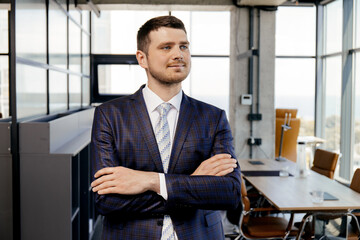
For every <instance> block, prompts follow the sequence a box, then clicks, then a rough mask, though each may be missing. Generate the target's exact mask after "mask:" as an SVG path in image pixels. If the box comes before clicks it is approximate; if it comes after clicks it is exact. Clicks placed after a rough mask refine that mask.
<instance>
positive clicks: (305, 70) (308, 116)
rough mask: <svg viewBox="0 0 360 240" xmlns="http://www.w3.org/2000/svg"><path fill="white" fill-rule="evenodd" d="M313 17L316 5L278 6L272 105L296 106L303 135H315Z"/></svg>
mask: <svg viewBox="0 0 360 240" xmlns="http://www.w3.org/2000/svg"><path fill="white" fill-rule="evenodd" d="M315 17H316V8H315V7H303V6H297V7H279V8H278V11H277V13H276V41H275V45H276V50H275V52H276V61H275V108H295V109H298V113H297V117H299V118H300V119H301V121H300V122H301V125H300V135H303V136H306V135H307V136H312V135H314V120H315V117H314V113H315V43H316V38H315V36H316V35H315V33H316V32H315V27H316V18H315ZM290 86H291V87H290Z"/></svg>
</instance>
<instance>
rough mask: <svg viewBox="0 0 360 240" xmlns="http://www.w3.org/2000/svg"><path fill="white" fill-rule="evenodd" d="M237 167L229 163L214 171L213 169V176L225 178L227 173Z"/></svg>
mask: <svg viewBox="0 0 360 240" xmlns="http://www.w3.org/2000/svg"><path fill="white" fill-rule="evenodd" d="M236 167H237V165H236V163H229V164H224V165H221V166H219V167H217V168H216V169H214V170H215V171H214V174H213V175H214V176H225V175H226V174H228V173H231V172H233V171H234V169H235V168H236Z"/></svg>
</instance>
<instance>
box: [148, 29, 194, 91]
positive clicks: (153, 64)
mask: <svg viewBox="0 0 360 240" xmlns="http://www.w3.org/2000/svg"><path fill="white" fill-rule="evenodd" d="M149 37H150V44H149V47H148V54H147V56H146V62H147V64H146V65H147V67H145V68H146V69H147V70H148V78H149V81H158V82H160V83H162V84H172V83H180V82H182V81H183V80H184V79H185V78H186V77H187V76H188V74H189V72H190V67H191V56H190V51H189V42H188V40H187V36H186V33H185V32H184V31H183V30H181V29H174V28H167V27H162V28H159V29H158V30H157V31H152V32H150V35H149Z"/></svg>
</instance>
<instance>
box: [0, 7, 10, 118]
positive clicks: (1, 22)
mask: <svg viewBox="0 0 360 240" xmlns="http://www.w3.org/2000/svg"><path fill="white" fill-rule="evenodd" d="M9 116H10V109H9V12H8V10H6V9H0V119H2V118H8V117H9Z"/></svg>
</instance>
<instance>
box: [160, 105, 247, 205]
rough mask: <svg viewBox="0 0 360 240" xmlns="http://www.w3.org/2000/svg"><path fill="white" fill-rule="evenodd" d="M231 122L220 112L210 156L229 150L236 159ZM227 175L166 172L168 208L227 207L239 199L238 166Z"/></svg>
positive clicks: (239, 180)
mask: <svg viewBox="0 0 360 240" xmlns="http://www.w3.org/2000/svg"><path fill="white" fill-rule="evenodd" d="M232 141H233V138H232V135H231V130H230V125H229V123H228V121H227V119H226V116H225V112H224V111H222V113H221V115H220V117H219V121H218V125H217V128H216V132H215V139H214V144H213V147H212V155H216V154H220V153H228V154H230V155H231V156H232V157H233V158H235V152H234V147H233V143H232ZM237 165H238V166H237V168H236V169H234V171H233V172H232V173H230V174H227V175H226V176H222V177H219V176H187V175H177V174H166V175H165V176H166V186H167V191H168V201H167V207H169V208H174V207H175V208H188V207H195V208H199V209H211V210H226V209H234V208H236V207H238V205H239V203H240V201H241V177H240V166H239V164H237Z"/></svg>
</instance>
